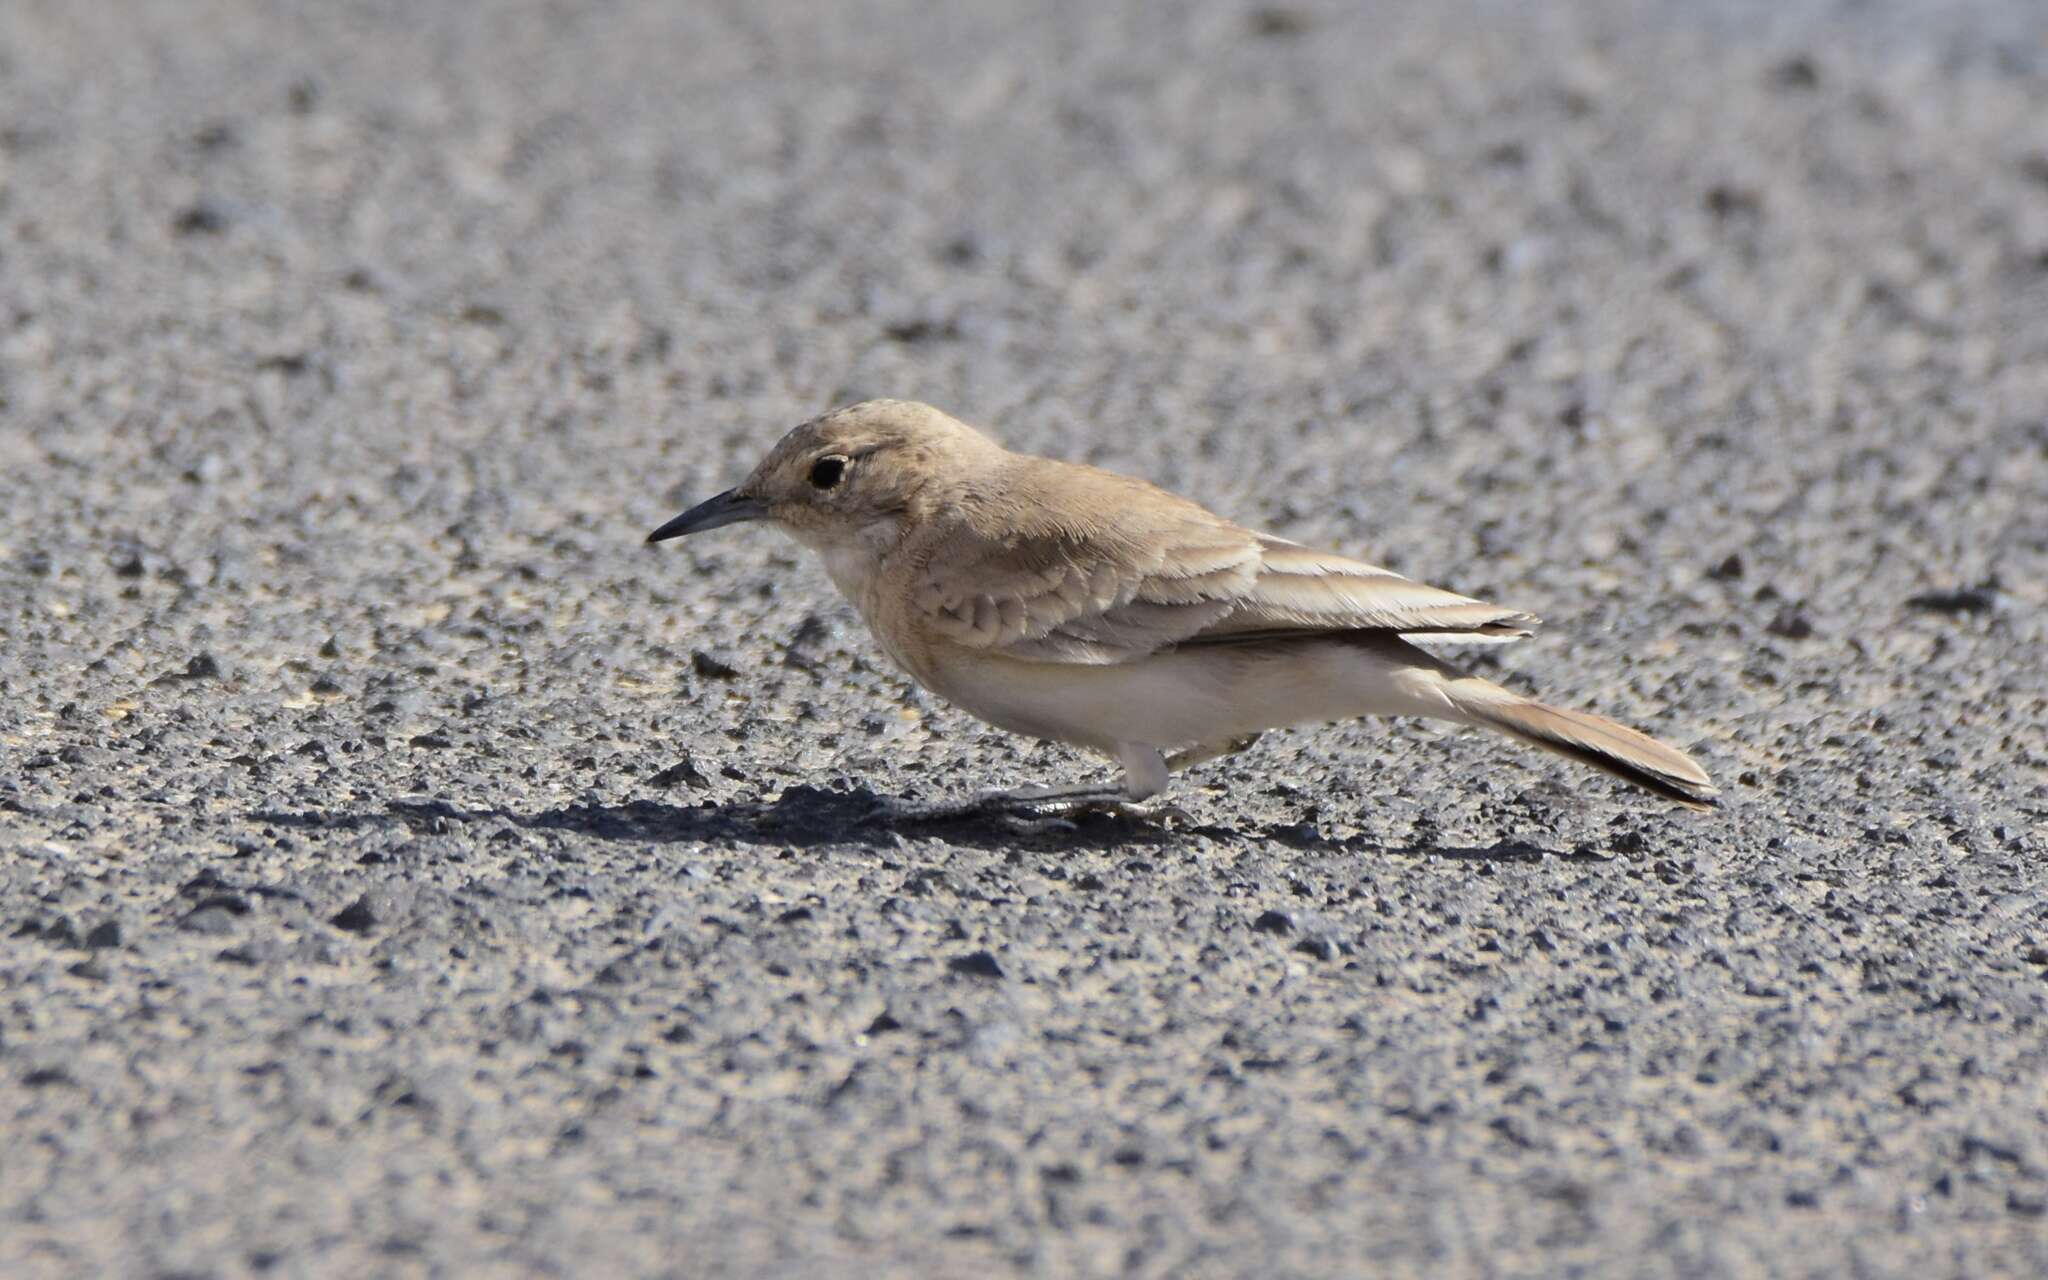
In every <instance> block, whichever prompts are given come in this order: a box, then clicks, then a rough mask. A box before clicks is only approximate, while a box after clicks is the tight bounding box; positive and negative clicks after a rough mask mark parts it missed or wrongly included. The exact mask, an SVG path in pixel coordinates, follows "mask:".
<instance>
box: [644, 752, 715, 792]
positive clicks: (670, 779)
mask: <svg viewBox="0 0 2048 1280" xmlns="http://www.w3.org/2000/svg"><path fill="white" fill-rule="evenodd" d="M647 781H648V782H649V783H650V784H651V785H653V786H657V787H676V786H686V785H687V786H691V787H701V786H703V785H704V784H705V783H706V782H707V781H709V779H707V778H706V777H705V776H704V774H703V771H702V770H700V769H698V768H697V762H696V761H695V760H692V759H691V758H690V757H688V756H684V757H683V758H682V759H680V760H678V761H676V762H675V763H674V764H672V765H670V766H669V767H668V768H666V769H663V770H662V771H661V772H660V773H657V774H655V775H654V776H653V777H651V778H649V779H648V780H647Z"/></svg>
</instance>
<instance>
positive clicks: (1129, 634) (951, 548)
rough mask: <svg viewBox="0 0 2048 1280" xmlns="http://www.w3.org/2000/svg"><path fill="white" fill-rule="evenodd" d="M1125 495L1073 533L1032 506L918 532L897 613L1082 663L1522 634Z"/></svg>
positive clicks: (1410, 589) (1398, 585) (1509, 616)
mask: <svg viewBox="0 0 2048 1280" xmlns="http://www.w3.org/2000/svg"><path fill="white" fill-rule="evenodd" d="M1097 474H1101V473H1097ZM1116 479H1119V480H1120V479H1121V477H1116ZM1126 483H1127V484H1129V485H1130V486H1131V490H1130V492H1127V493H1124V494H1121V495H1119V494H1117V493H1115V492H1114V491H1112V492H1110V493H1107V494H1105V495H1102V496H1104V497H1106V498H1109V499H1111V501H1109V502H1107V503H1102V502H1095V503H1089V504H1086V506H1085V508H1082V509H1085V510H1086V511H1087V512H1088V513H1089V515H1088V516H1087V518H1085V519H1082V518H1071V519H1065V520H1062V519H1061V518H1060V517H1059V514H1058V513H1057V512H1055V511H1048V510H1046V509H1045V508H1038V509H1036V510H1034V511H1032V512H1030V513H1029V514H1028V515H1020V513H1018V512H1015V511H1012V512H1008V513H1006V514H1005V518H1004V519H1003V520H1002V521H1000V522H998V521H988V522H976V521H972V520H969V519H966V518H964V517H963V518H962V519H960V520H958V521H949V522H945V524H944V525H943V526H942V527H940V528H936V529H933V530H931V531H930V535H931V536H929V537H927V538H923V539H920V542H921V544H922V545H921V547H920V548H919V549H918V550H917V551H915V552H914V553H913V554H914V555H915V556H916V559H917V561H918V564H917V567H916V571H915V572H914V573H912V574H911V575H910V581H911V582H912V584H913V585H912V588H911V591H910V598H909V600H908V603H909V605H910V607H911V608H912V610H914V611H915V612H916V613H917V614H918V615H919V616H920V617H921V619H922V621H923V622H924V623H925V625H926V626H928V627H929V628H930V629H931V630H932V631H933V632H935V633H936V634H937V635H939V636H940V637H942V638H944V639H945V640H948V641H950V642H952V643H954V644H957V645H962V646H964V647H967V648H972V649H981V650H985V651H989V652H995V653H1001V654H1004V655H1006V656H1009V657H1013V658H1021V659H1025V660H1029V661H1039V662H1071V663H1086V664H1092V665H1111V664H1115V663H1121V662H1129V661H1132V660H1133V659H1136V658H1141V657H1145V656H1146V655H1148V654H1153V653H1157V652H1159V651H1161V650H1164V649H1169V648H1173V647H1175V646H1179V645H1187V644H1220V643H1243V642H1249V641H1253V640H1263V639H1273V638H1282V637H1293V636H1304V635H1312V634H1331V633H1341V632H1347V631H1390V632H1396V633H1401V634H1408V635H1413V636H1415V637H1416V638H1430V637H1432V636H1440V637H1442V638H1446V639H1449V638H1459V637H1464V636H1472V637H1487V638H1508V637H1513V636H1521V635H1526V634H1528V632H1527V626H1528V624H1530V623H1533V622H1534V621H1535V619H1534V618H1531V617H1530V616H1529V615H1527V614H1524V613H1518V612H1516V611H1514V610H1512V609H1503V608H1501V607H1500V606H1498V605H1490V604H1485V603H1483V602H1481V601H1478V600H1473V599H1470V598H1468V597H1465V596H1461V595H1457V594H1454V593H1452V592H1449V591H1444V590H1440V589H1439V588H1436V587H1429V586H1424V585H1423V584H1421V583H1419V582H1413V581H1410V580H1409V579H1407V578H1403V577H1401V576H1400V575H1399V574H1396V573H1392V572H1390V571H1388V570H1386V569H1380V568H1375V567H1374V566H1372V565H1368V564H1363V563H1361V562H1359V561H1356V560H1347V559H1345V558H1343V557H1341V556H1333V555H1326V554H1323V553H1321V552H1316V551H1311V550H1309V549H1308V548H1306V547H1302V546H1299V545H1297V544H1295V543H1291V542H1286V541H1283V540H1281V539H1279V538H1271V537H1267V536H1264V535H1262V534H1257V533H1253V532H1252V531H1250V530H1248V529H1244V528H1242V527H1240V526H1238V525H1234V524H1231V523H1230V522H1229V521H1227V520H1224V519H1222V518H1221V517H1219V516H1216V515H1213V514H1211V513H1210V512H1208V511H1206V510H1204V509H1202V508H1201V507H1199V506H1196V505H1195V504H1194V503H1191V502H1185V501H1183V500H1181V499H1177V498H1170V497H1168V496H1167V495H1165V494H1163V493H1161V492H1160V491H1158V490H1156V489H1153V488H1152V487H1151V486H1149V485H1140V484H1138V483H1137V482H1135V481H1132V482H1126ZM1118 497H1122V498H1124V499H1125V501H1122V502H1120V503H1119V502H1116V501H1114V499H1116V498H1118ZM1068 509H1069V510H1073V509H1075V508H1074V507H1071V506H1070V507H1069V508H1068ZM1104 513H1106V514H1104ZM996 530H1000V532H996Z"/></svg>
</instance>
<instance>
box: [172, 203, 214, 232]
mask: <svg viewBox="0 0 2048 1280" xmlns="http://www.w3.org/2000/svg"><path fill="white" fill-rule="evenodd" d="M227 226H228V217H227V214H225V213H223V212H221V210H220V207H219V206H217V205H213V204H209V203H208V202H206V201H204V200H202V201H199V202H198V203H197V204H189V205H186V206H185V207H184V208H183V209H181V210H179V211H178V216H177V217H176V218H173V219H172V220H171V230H173V231H175V232H177V233H178V234H179V235H181V236H215V235H219V234H220V233H221V232H223V231H225V230H227Z"/></svg>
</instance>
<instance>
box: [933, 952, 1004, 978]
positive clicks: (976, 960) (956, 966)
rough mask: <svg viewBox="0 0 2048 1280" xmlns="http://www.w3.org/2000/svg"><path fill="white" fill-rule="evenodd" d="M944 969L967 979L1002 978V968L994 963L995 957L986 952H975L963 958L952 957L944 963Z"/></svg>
mask: <svg viewBox="0 0 2048 1280" xmlns="http://www.w3.org/2000/svg"><path fill="white" fill-rule="evenodd" d="M946 967H947V968H948V969H951V970H952V971H953V972H954V973H957V974H961V975H962V976H964V977H969V978H1000V977H1002V976H1003V966H1002V965H1000V964H998V963H997V962H996V958H995V956H993V955H991V954H990V953H988V952H986V951H975V952H971V953H969V954H967V955H964V956H954V957H953V958H952V959H951V960H948V961H947V962H946Z"/></svg>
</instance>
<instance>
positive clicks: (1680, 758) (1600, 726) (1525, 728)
mask: <svg viewBox="0 0 2048 1280" xmlns="http://www.w3.org/2000/svg"><path fill="white" fill-rule="evenodd" d="M1402 647H1403V648H1405V649H1407V650H1408V652H1409V653H1410V654H1412V655H1413V659H1412V660H1413V661H1414V663H1415V667H1416V668H1419V670H1416V671H1414V674H1415V675H1417V676H1421V677H1422V678H1423V680H1424V681H1425V682H1426V685H1427V686H1429V688H1428V696H1430V698H1431V700H1432V701H1434V699H1437V698H1440V699H1442V700H1443V702H1444V703H1448V704H1449V706H1448V709H1447V711H1436V712H1432V713H1431V714H1436V715H1440V716H1443V717H1444V718H1445V719H1450V720H1456V721H1458V722H1460V723H1462V724H1469V725H1476V726H1478V727H1480V728H1483V729H1492V730H1494V731H1495V732H1497V733H1504V734H1507V735H1508V736H1509V737H1511V738H1519V739H1520V740H1522V741H1523V742H1526V743H1528V744H1530V745H1531V746H1537V747H1541V748H1543V749H1544V750H1545V751H1552V752H1555V753H1557V754H1558V755H1561V756H1565V757H1567V758H1568V759H1572V760H1576V761H1578V762H1579V763H1580V764H1589V765H1591V766H1593V767H1594V768H1595V769H1599V770H1601V771H1602V772H1604V773H1610V774H1613V775H1614V776H1615V777H1617V778H1620V779H1621V780H1622V781H1623V782H1631V783H1634V784H1635V785H1636V786H1639V787H1641V788H1643V789H1644V790H1645V791H1653V792H1655V793H1656V794H1658V795H1660V796H1663V797H1664V798H1665V799H1667V800H1674V801H1676V802H1678V803H1679V804H1682V805H1685V806H1686V807H1687V808H1690V809H1710V808H1712V807H1714V803H1715V800H1714V798H1715V797H1716V796H1718V795H1719V794H1720V790H1719V789H1718V788H1717V787H1715V786H1714V782H1713V779H1711V778H1709V777H1708V776H1707V772H1706V770H1704V769H1702V768H1700V767H1699V765H1698V764H1696V763H1695V762H1694V761H1693V758H1692V757H1691V756H1689V755H1687V754H1685V752H1683V751H1680V750H1679V749H1678V748H1677V747H1674V746H1671V745H1669V744H1667V743H1662V742H1659V741H1657V740H1656V739H1655V738H1652V737H1651V736H1650V735H1648V734H1646V733H1639V732H1637V731H1636V730H1634V729H1631V728H1629V727H1628V726H1627V725H1625V724H1618V723H1616V722H1615V721H1612V720H1609V719H1607V718H1606V717H1605V716H1596V715H1592V714H1590V713H1588V712H1585V711H1567V710H1565V709H1564V708H1562V707H1553V706H1550V705H1549V704H1547V703H1542V702H1538V701H1536V700H1535V699H1533V698H1527V697H1524V696H1522V695H1521V694H1519V693H1516V692H1514V691H1513V690H1511V689H1504V688H1502V687H1501V686H1499V685H1497V684H1494V683H1493V682H1492V681H1490V680H1483V679H1481V678H1479V677H1478V676H1474V675H1467V674H1466V673H1465V672H1462V671H1459V670H1458V669H1457V668H1455V667H1453V666H1451V665H1449V664H1448V663H1445V662H1442V661H1440V660H1439V659H1437V658H1436V657H1435V656H1434V655H1430V654H1426V653H1424V652H1422V651H1421V650H1418V649H1415V648H1414V647H1413V646H1410V645H1405V644H1404V645H1403V646H1402ZM1425 673H1426V674H1425ZM1439 705H1441V704H1439Z"/></svg>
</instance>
